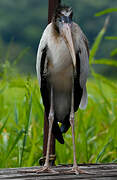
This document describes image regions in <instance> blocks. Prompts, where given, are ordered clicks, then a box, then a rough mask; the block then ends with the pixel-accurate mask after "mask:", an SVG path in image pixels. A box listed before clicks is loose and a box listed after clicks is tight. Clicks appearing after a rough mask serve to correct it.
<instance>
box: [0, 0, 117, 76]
mask: <svg viewBox="0 0 117 180" xmlns="http://www.w3.org/2000/svg"><path fill="white" fill-rule="evenodd" d="M62 2H63V4H68V5H70V6H72V7H73V10H74V20H75V21H76V22H77V23H79V25H80V26H81V28H82V29H83V31H84V32H85V34H86V35H87V37H88V40H89V45H90V48H91V46H92V43H93V42H94V40H95V37H96V35H97V33H98V32H99V31H100V29H101V27H102V26H103V24H104V19H105V17H106V15H104V16H101V17H96V16H94V15H95V13H97V12H99V11H102V10H104V9H107V8H115V7H116V6H117V2H116V0H113V1H112V0H103V1H102V0H98V1H96V0H62ZM47 11H48V1H47V0H43V1H42V0H20V1H18V0H17V1H16V0H10V1H9V0H0V37H1V41H0V44H3V45H2V47H3V46H4V48H2V47H1V46H0V47H1V49H0V52H1V53H0V57H1V60H2V61H4V60H5V58H4V54H6V51H7V50H6V49H7V46H10V51H9V54H10V56H9V60H10V61H13V60H14V59H15V58H16V56H17V55H18V54H19V53H20V52H21V51H23V50H24V49H25V48H27V47H29V50H28V51H27V52H26V53H25V55H24V56H22V58H21V61H19V63H18V70H19V67H20V72H22V73H23V72H31V73H32V72H33V73H35V62H36V52H37V47H38V43H39V41H40V37H41V34H42V32H43V30H44V28H45V26H46V25H47V13H48V12H47ZM116 19H117V13H115V14H114V13H111V18H110V23H109V26H108V29H107V36H108V35H113V36H115V35H116V31H117V23H116ZM2 41H3V42H2ZM115 46H116V42H115V41H108V40H107V39H104V40H103V42H102V44H101V46H100V49H99V52H98V53H97V54H96V57H97V58H101V57H110V52H111V50H112V49H113V48H114V47H115ZM111 58H112V57H111ZM96 69H98V71H99V72H102V73H106V74H108V72H109V73H110V74H112V75H113V76H114V73H116V70H115V69H112V71H110V68H108V67H104V66H97V67H96Z"/></svg>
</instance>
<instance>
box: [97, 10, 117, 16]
mask: <svg viewBox="0 0 117 180" xmlns="http://www.w3.org/2000/svg"><path fill="white" fill-rule="evenodd" d="M113 12H117V8H108V9H105V10H104V11H100V12H98V13H96V14H95V16H102V15H104V14H109V13H113Z"/></svg>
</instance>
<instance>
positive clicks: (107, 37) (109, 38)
mask: <svg viewBox="0 0 117 180" xmlns="http://www.w3.org/2000/svg"><path fill="white" fill-rule="evenodd" d="M105 39H108V40H117V36H106V37H105Z"/></svg>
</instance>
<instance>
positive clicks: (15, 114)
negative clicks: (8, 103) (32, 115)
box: [14, 103, 19, 125]
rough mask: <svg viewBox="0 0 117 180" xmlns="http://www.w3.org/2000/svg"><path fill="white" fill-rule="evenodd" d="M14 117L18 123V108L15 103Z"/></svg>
mask: <svg viewBox="0 0 117 180" xmlns="http://www.w3.org/2000/svg"><path fill="white" fill-rule="evenodd" d="M14 119H15V123H16V124H17V125H18V121H19V120H18V110H17V106H16V103H15V108H14Z"/></svg>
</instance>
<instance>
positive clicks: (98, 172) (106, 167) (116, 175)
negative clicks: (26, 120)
mask: <svg viewBox="0 0 117 180" xmlns="http://www.w3.org/2000/svg"><path fill="white" fill-rule="evenodd" d="M79 166H80V168H81V169H83V170H86V171H88V172H89V173H90V174H80V175H74V174H68V173H65V172H66V171H68V170H70V169H71V165H64V166H63V165H60V166H57V167H53V169H55V170H56V171H58V172H59V174H50V173H42V174H36V173H34V172H33V171H34V170H36V169H39V167H30V168H9V169H1V170H0V179H17V180H20V179H24V180H28V179H30V180H31V179H36V180H38V179H40V180H42V179H43V180H46V179H52V180H55V179H56V180H59V179H63V180H64V179H68V180H70V179H71V180H75V179H93V180H94V179H97V180H115V179H117V164H98V165H97V164H95V165H94V164H93V165H92V164H87V165H81V164H80V165H79Z"/></svg>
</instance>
